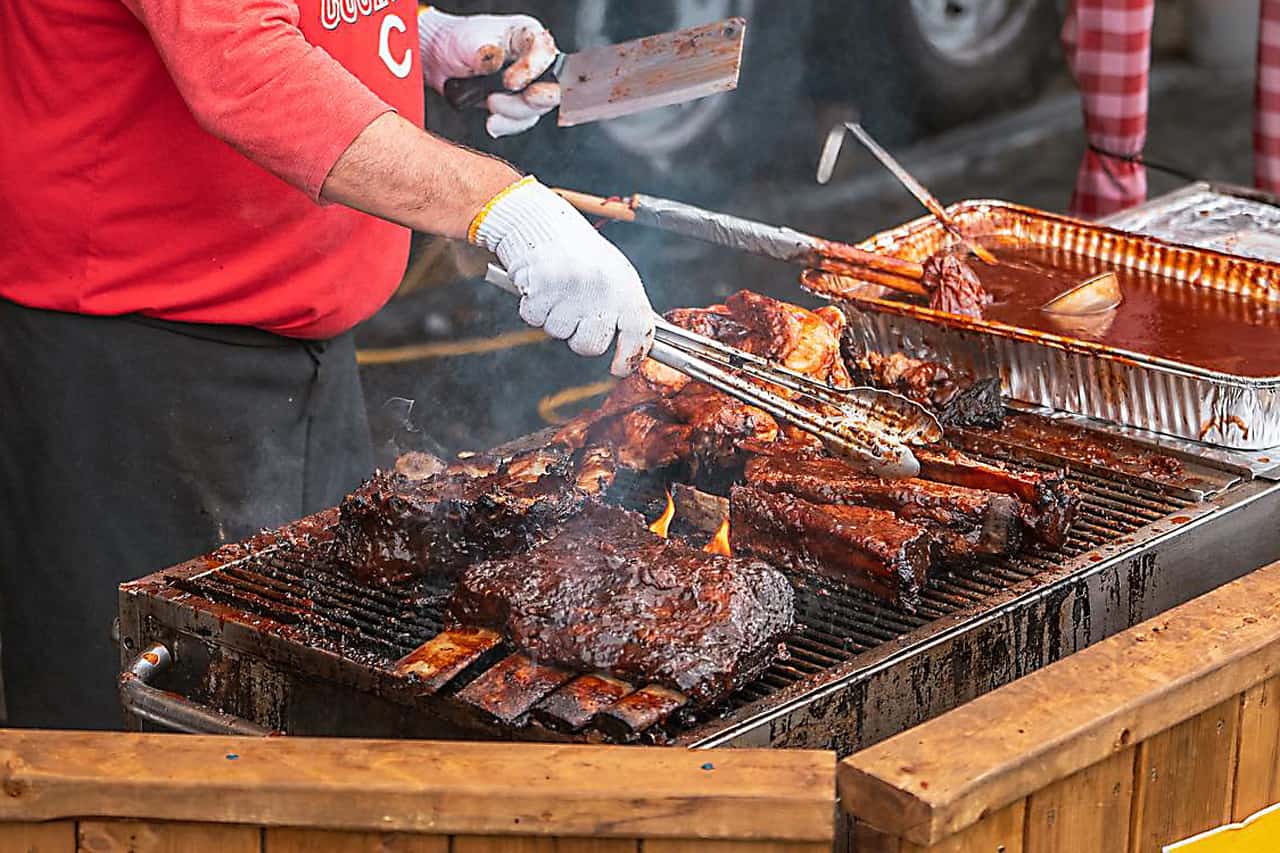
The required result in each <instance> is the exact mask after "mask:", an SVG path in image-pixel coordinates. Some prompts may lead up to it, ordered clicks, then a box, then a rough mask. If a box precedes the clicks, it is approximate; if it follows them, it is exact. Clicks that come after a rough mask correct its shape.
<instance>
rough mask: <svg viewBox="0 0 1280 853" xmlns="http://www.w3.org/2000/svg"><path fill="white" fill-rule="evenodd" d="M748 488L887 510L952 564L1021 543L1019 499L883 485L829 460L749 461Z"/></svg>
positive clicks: (919, 483) (937, 486)
mask: <svg viewBox="0 0 1280 853" xmlns="http://www.w3.org/2000/svg"><path fill="white" fill-rule="evenodd" d="M746 478H747V483H748V484H749V485H751V486H754V487H756V488H759V489H764V490H765V491H769V492H775V493H787V494H791V495H795V496H796V497H798V498H802V499H804V500H806V501H809V502H810V503H816V504H846V505H853V506H865V507H873V508H876V509H883V510H888V511H890V512H892V513H894V515H896V516H897V517H898V518H900V519H902V520H903V521H908V522H911V523H913V524H918V525H921V526H923V527H925V528H927V529H928V530H929V533H930V536H931V537H932V538H933V540H934V542H935V544H936V545H937V546H938V547H937V548H936V549H935V551H936V556H937V557H938V558H939V559H940V560H942V561H944V562H948V563H954V562H957V561H960V562H963V561H968V560H971V559H974V558H976V557H983V556H997V555H1007V554H1012V553H1014V552H1016V551H1017V550H1018V547H1019V545H1020V544H1021V542H1022V530H1021V528H1022V520H1021V512H1020V505H1019V502H1018V500H1017V498H1013V497H1010V496H1008V495H1003V494H998V493H996V492H989V491H979V490H976V489H968V488H964V487H962V486H953V485H948V484H944V483H932V482H928V481H926V480H919V479H912V480H901V481H888V480H880V479H877V478H875V477H867V476H865V475H862V474H859V473H858V472H857V471H855V470H853V469H852V468H850V467H849V466H848V465H847V464H845V463H844V462H843V461H841V460H839V459H835V458H832V457H829V456H803V455H795V454H785V455H784V454H781V453H778V454H768V455H759V456H755V457H753V458H751V459H750V460H749V461H748V462H747V467H746Z"/></svg>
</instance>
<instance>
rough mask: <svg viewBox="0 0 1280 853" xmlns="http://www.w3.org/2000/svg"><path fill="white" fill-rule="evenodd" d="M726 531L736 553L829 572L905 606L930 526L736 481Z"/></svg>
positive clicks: (921, 572) (926, 555) (914, 590)
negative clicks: (745, 484) (922, 525)
mask: <svg viewBox="0 0 1280 853" xmlns="http://www.w3.org/2000/svg"><path fill="white" fill-rule="evenodd" d="M729 536H730V545H731V546H732V548H733V551H734V553H735V554H750V555H753V556H756V557H760V558H761V559H763V560H766V561H768V562H770V563H773V564H774V565H777V566H781V567H783V568H786V569H790V570H793V571H803V572H811V573H815V574H820V575H826V576H828V577H831V578H834V579H836V580H839V581H842V582H844V583H847V584H851V585H853V586H857V587H861V588H862V589H865V590H868V591H869V592H872V593H874V594H875V595H878V596H880V597H881V598H884V599H886V600H888V601H890V602H893V603H895V604H902V605H904V606H906V607H908V608H914V607H915V605H916V603H917V602H918V600H919V593H920V587H921V585H922V584H923V583H924V581H925V578H926V577H927V575H928V572H929V565H930V540H929V535H928V532H927V531H926V530H925V529H924V528H923V527H921V526H920V525H917V524H912V523H910V522H907V521H903V520H901V519H899V518H898V517H897V516H895V515H894V514H893V513H891V512H889V511H887V510H883V509H873V508H870V507H862V506H843V505H838V504H816V503H811V502H809V501H806V500H803V499H801V498H798V497H796V496H795V495H790V494H785V493H783V494H776V493H773V492H767V491H764V490H763V489H755V488H751V487H749V486H734V488H733V489H732V491H731V492H730V495H729Z"/></svg>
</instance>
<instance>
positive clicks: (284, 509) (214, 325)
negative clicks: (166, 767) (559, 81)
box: [0, 0, 653, 727]
mask: <svg viewBox="0 0 1280 853" xmlns="http://www.w3.org/2000/svg"><path fill="white" fill-rule="evenodd" d="M0 43H3V44H4V49H3V51H0V70H2V71H3V73H4V78H5V81H6V82H5V85H4V87H3V88H2V89H0V125H2V126H3V127H4V130H3V131H2V132H0V413H2V414H3V417H0V495H3V496H4V497H3V500H2V501H0V508H3V515H2V516H0V615H2V617H3V618H2V619H0V642H2V643H3V646H2V647H0V652H2V654H0V657H2V658H3V666H4V677H5V687H6V694H7V701H8V721H9V724H11V725H45V726H65V727H101V726H110V725H114V724H117V723H118V722H119V713H118V703H117V700H116V698H115V692H114V682H115V674H116V672H117V664H118V661H117V659H116V652H115V650H114V649H113V648H112V646H111V643H110V640H109V632H110V626H111V619H112V616H113V615H114V611H115V586H116V584H118V583H119V582H120V581H122V580H125V579H128V578H132V577H136V576H138V575H140V574H143V573H145V572H148V571H152V570H154V569H156V568H158V567H161V566H164V565H169V564H172V563H174V562H175V561H177V560H180V559H182V558H185V557H188V556H190V555H192V554H195V553H200V552H202V551H205V550H207V549H209V548H210V547H212V546H215V545H217V544H219V543H220V542H225V541H231V540H235V539H239V538H241V537H243V536H245V535H246V534H249V533H252V532H253V531H255V530H257V529H259V528H261V527H268V526H274V525H277V524H280V523H283V522H284V521H287V520H289V519H291V518H295V517H298V516H300V515H302V514H304V513H307V512H310V511H312V510H315V509H317V508H320V507H323V506H325V505H332V504H334V503H335V502H337V501H338V500H339V499H340V498H341V496H342V495H343V494H344V493H345V492H346V491H347V490H349V489H350V488H351V487H352V486H354V485H355V484H356V483H357V482H358V481H359V479H360V478H361V477H363V476H365V475H367V473H368V470H369V467H370V462H369V457H370V454H369V441H368V432H367V425H366V422H365V414H364V408H363V402H362V398H361V395H360V388H359V379H358V376H357V374H356V371H355V362H354V351H353V345H352V342H351V335H350V329H351V328H352V327H353V326H354V325H355V324H357V323H359V322H360V321H361V320H364V319H366V318H367V317H369V316H370V315H371V314H373V313H374V312H375V311H377V310H378V308H380V307H381V306H382V305H383V304H384V303H385V302H386V301H387V299H388V298H389V297H390V295H391V293H392V291H393V290H394V288H395V286H396V284H397V282H398V280H399V278H400V275H401V273H402V271H403V268H404V264H405V260H406V255H407V252H408V245H409V229H411V228H412V229H417V230H419V231H425V232H430V233H433V234H439V235H442V236H445V237H454V238H463V237H465V238H467V239H469V240H471V241H472V242H474V243H476V244H478V245H481V246H483V247H485V248H487V249H490V250H491V251H493V252H495V253H496V254H497V256H498V258H499V260H500V261H501V262H502V264H503V265H504V266H505V267H506V268H507V270H508V271H509V272H510V274H511V276H512V278H513V279H514V280H515V282H516V284H517V285H518V287H519V288H520V291H521V293H522V294H523V297H522V299H521V300H520V307H519V310H520V315H521V316H522V317H523V318H524V319H525V320H526V321H527V322H529V323H530V324H532V325H535V326H541V327H542V328H543V329H545V330H546V331H547V332H548V333H549V334H550V335H552V336H554V337H557V338H561V339H565V340H567V341H568V343H569V346H570V347H571V348H572V349H573V350H574V351H575V352H578V353H580V354H583V355H600V354H602V353H603V352H604V351H605V350H606V349H607V348H608V347H609V345H610V344H611V343H613V342H614V341H615V340H616V347H615V356H614V363H613V370H614V372H615V373H618V374H620V375H621V374H624V373H626V372H627V371H628V370H629V369H630V368H631V367H632V366H634V365H635V364H636V363H637V362H638V361H639V359H640V358H642V357H643V355H644V353H645V352H647V349H648V346H649V343H650V341H651V340H652V334H653V327H652V324H651V321H650V317H651V309H650V307H649V303H648V300H647V299H646V297H645V294H644V289H643V286H642V285H641V283H640V279H639V277H638V276H637V275H636V272H635V270H634V269H633V268H632V267H631V265H630V263H628V261H627V260H626V258H625V257H623V255H622V254H621V253H620V252H619V251H618V250H617V249H616V248H615V247H613V246H612V245H611V244H610V243H608V242H607V241H606V240H604V239H603V238H602V237H600V235H599V234H598V233H597V232H596V231H595V229H593V228H592V227H591V226H590V225H589V224H588V223H587V222H586V221H585V220H584V219H583V218H582V217H581V216H580V215H578V214H577V213H576V212H575V211H574V210H573V209H572V208H570V207H569V206H568V205H567V204H565V203H564V202H563V201H561V200H560V199H559V198H558V197H557V196H556V195H555V194H554V193H552V192H550V191H549V190H547V189H546V188H545V187H543V186H541V185H540V184H538V183H537V181H536V180H534V179H533V178H531V177H526V178H522V177H521V176H520V175H519V174H518V173H517V172H516V171H515V170H513V169H512V168H511V167H510V166H509V165H508V164H506V163H504V162H502V161H500V160H497V159H494V158H491V157H487V156H484V155H482V154H478V153H475V152H473V151H470V150H466V149H463V148H460V147H458V146H455V145H452V144H450V143H448V142H446V141H444V140H442V139H439V138H437V137H435V136H432V135H431V134H429V133H427V132H425V131H424V130H423V129H422V127H421V125H422V110H423V97H422V96H423V92H422V89H423V79H424V73H425V79H426V81H427V82H428V83H429V84H430V85H432V86H434V87H436V88H440V87H441V86H443V83H444V81H445V80H447V79H450V78H454V77H465V76H472V75H476V74H482V73H490V72H493V71H495V70H497V69H499V68H501V67H503V65H506V64H508V62H509V63H510V64H509V66H508V68H507V70H506V71H505V72H504V75H505V76H504V82H505V83H506V84H507V88H508V89H510V90H512V93H511V94H498V95H494V96H491V98H490V100H489V107H490V110H491V112H492V115H491V116H490V118H489V121H488V127H489V130H490V132H491V133H492V134H494V135H501V134H504V133H513V132H518V131H520V130H523V129H525V128H527V127H529V126H531V125H532V124H533V123H534V122H536V121H537V119H538V116H539V115H540V114H542V113H543V112H546V111H547V110H548V109H550V108H552V107H553V106H555V104H556V102H557V100H558V90H557V88H556V87H555V85H554V84H547V83H535V84H533V85H529V83H530V81H533V80H535V79H536V78H537V77H538V76H540V74H541V73H542V71H543V70H545V69H546V68H547V67H548V66H549V64H550V63H551V62H552V60H553V59H554V55H555V47H554V42H553V41H552V39H551V37H550V35H549V34H547V33H546V31H545V30H543V29H542V27H541V25H539V24H538V22H537V21H535V20H534V19H532V18H529V17H527V16H472V17H458V16H453V15H448V14H446V13H444V12H441V11H439V10H436V9H426V10H422V11H420V10H418V9H417V8H416V7H415V6H414V5H413V4H412V2H411V0H27V2H22V3H16V2H15V3H6V7H5V9H4V13H3V15H0Z"/></svg>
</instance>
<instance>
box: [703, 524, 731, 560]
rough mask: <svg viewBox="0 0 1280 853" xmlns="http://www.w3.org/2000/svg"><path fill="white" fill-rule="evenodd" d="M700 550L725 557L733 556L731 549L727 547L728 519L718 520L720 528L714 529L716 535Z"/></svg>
mask: <svg viewBox="0 0 1280 853" xmlns="http://www.w3.org/2000/svg"><path fill="white" fill-rule="evenodd" d="M702 550H704V551H706V552H707V553H709V554H723V555H724V556H726V557H732V556H733V549H732V548H730V547H729V519H727V518H726V519H725V520H724V521H722V522H720V529H719V530H717V531H716V535H715V536H714V537H712V539H711V541H710V542H708V543H707V544H706V545H705V546H703V548H702Z"/></svg>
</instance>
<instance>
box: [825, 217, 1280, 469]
mask: <svg viewBox="0 0 1280 853" xmlns="http://www.w3.org/2000/svg"><path fill="white" fill-rule="evenodd" d="M950 211H951V213H952V215H953V216H955V218H956V219H957V220H958V221H959V223H960V225H961V227H962V228H964V229H965V231H966V232H967V233H969V234H972V235H974V236H983V235H1000V236H1006V237H1012V238H1016V239H1018V240H1019V241H1022V242H1026V243H1031V244H1038V245H1042V246H1047V247H1050V248H1055V249H1061V250H1064V251H1067V252H1071V253H1074V254H1079V255H1084V256H1087V257H1092V258H1096V259H1098V260H1101V261H1104V262H1105V263H1107V264H1109V265H1111V266H1114V267H1120V268H1128V269H1134V270H1139V271H1148V272H1158V273H1159V274H1160V275H1162V276H1164V277H1166V278H1170V279H1173V280H1177V281H1183V282H1186V283H1188V284H1191V285H1194V286H1197V287H1207V288H1213V289H1216V290H1224V291H1228V292H1231V293H1236V294H1239V295H1241V296H1245V297H1248V298H1251V299H1258V300H1263V301H1267V302H1280V266H1278V265H1276V264H1272V263H1267V262H1264V261H1259V260H1253V259H1248V258H1242V257H1238V256H1232V255H1226V254H1223V253H1220V252H1215V251H1212V250H1206V249H1198V248H1192V247H1187V246H1177V245H1173V244H1170V243H1165V242H1163V241H1160V240H1157V239H1154V238H1150V237H1144V236H1140V235H1136V234H1131V233H1126V232H1123V231H1117V230H1115V229H1112V228H1107V227H1104V226H1100V225H1095V224H1093V223H1088V222H1083V221H1080V220H1075V219H1069V218H1067V217H1063V216H1057V215H1055V214H1051V213H1046V212H1043V211H1039V210H1033V209H1031V208H1026V207H1021V206H1019V205H1014V204H1009V203H1007V202H1001V201H966V202H960V203H958V204H955V205H953V206H952V207H951V208H950ZM948 240H949V237H948V235H947V234H946V232H945V231H943V230H942V228H941V227H940V226H939V225H938V224H937V223H936V222H935V221H934V220H933V219H932V217H923V218H921V219H918V220H916V221H914V222H909V223H907V224H906V225H903V226H900V227H898V228H895V229H892V230H889V231H886V232H883V233H881V234H878V235H876V236H874V237H871V238H870V239H868V240H866V241H864V242H862V243H861V244H859V245H860V247H861V248H863V249H867V250H869V251H874V252H878V253H882V254H888V255H895V256H897V257H902V258H907V259H910V260H916V261H923V260H924V259H925V258H927V257H928V256H929V255H931V254H933V253H934V252H935V251H937V250H939V249H941V248H943V246H944V245H945V244H946V243H947V241H948ZM802 283H803V284H804V286H805V287H806V288H807V289H808V290H810V291H812V292H814V293H816V294H818V295H820V296H825V297H827V298H833V299H838V300H842V301H844V302H846V303H847V305H846V308H852V309H854V310H846V313H847V314H848V315H849V320H850V327H851V330H852V332H853V334H854V335H855V337H856V338H858V339H859V342H860V343H861V344H862V345H864V346H865V347H867V348H868V349H871V350H876V351H879V352H885V353H888V352H893V351H899V350H901V351H904V352H907V353H909V354H912V355H915V356H917V357H933V358H938V359H939V360H942V361H946V362H948V363H951V364H954V365H955V366H956V367H958V368H961V369H965V370H969V371H971V372H973V373H976V374H978V375H983V376H999V377H1000V379H1001V383H1002V385H1003V391H1004V394H1005V395H1006V396H1008V397H1010V398H1012V399H1014V400H1020V401H1022V402H1025V403H1030V404H1034V405H1038V406H1048V407H1051V408H1054V409H1059V410H1062V411H1066V412H1073V413H1075V414H1080V415H1085V416H1088V417H1092V418H1098V419H1101V420H1105V421H1110V422H1113V423H1118V424H1124V425H1127V426H1132V427H1137V428H1140V429H1146V430H1152V431H1155V432H1159V433H1164V434H1166V435H1172V436H1177V437H1180V438H1185V439H1190V440H1192V441H1199V442H1204V443H1207V444H1212V445H1215V446H1218V447H1228V448H1233V449H1238V450H1263V449H1267V448H1271V447H1276V446H1277V445H1280V376H1278V377H1267V378H1261V379H1259V378H1253V377H1243V376H1233V375H1231V374H1226V373H1219V372H1216V371H1212V370H1207V369H1204V368H1201V367H1197V366H1194V365H1188V364H1182V363H1179V362H1176V361H1171V360H1168V359H1163V358H1159V357H1157V356H1151V355H1146V354H1142V353H1136V352H1132V351H1129V350H1123V349H1118V348H1115V347H1111V346H1108V345H1106V344H1100V343H1096V342H1093V341H1087V340H1080V339H1076V338H1070V337H1065V336H1063V335H1057V334H1052V333H1047V332H1041V331H1038V330H1033V329H1025V328H1021V327H1017V326H1009V325H1006V324H1003V323H996V322H991V321H986V320H973V319H970V318H967V317H961V316H957V315H954V314H948V313H945V312H941V311H934V310H932V309H930V308H928V307H927V306H923V305H914V304H911V303H906V302H902V301H900V300H898V299H894V298H891V296H892V294H891V293H890V292H889V291H887V290H885V289H884V288H881V287H878V286H876V285H873V284H870V283H867V282H862V281H859V280H857V279H856V278H848V277H842V276H837V275H832V274H829V273H822V272H818V271H816V270H806V271H805V273H804V275H803V277H802ZM1277 346H1280V339H1278V340H1277Z"/></svg>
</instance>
